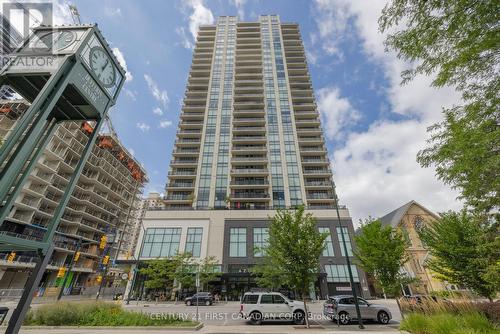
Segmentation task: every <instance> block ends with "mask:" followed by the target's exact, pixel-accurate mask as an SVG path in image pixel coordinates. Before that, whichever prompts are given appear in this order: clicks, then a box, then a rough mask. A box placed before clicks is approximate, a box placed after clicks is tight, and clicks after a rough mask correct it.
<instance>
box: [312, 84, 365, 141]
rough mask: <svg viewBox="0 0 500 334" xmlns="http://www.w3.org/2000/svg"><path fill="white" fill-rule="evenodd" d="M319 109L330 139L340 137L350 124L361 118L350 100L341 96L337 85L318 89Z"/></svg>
mask: <svg viewBox="0 0 500 334" xmlns="http://www.w3.org/2000/svg"><path fill="white" fill-rule="evenodd" d="M318 109H319V112H320V116H321V121H322V123H323V126H324V130H325V133H326V137H327V138H328V139H339V138H340V137H341V136H342V135H343V134H344V133H345V132H346V130H348V129H349V126H351V125H352V124H354V123H356V122H357V121H358V120H359V119H360V118H361V114H360V113H359V111H357V110H356V109H354V107H353V106H352V105H351V103H350V102H349V100H348V99H347V98H345V97H341V94H340V90H339V89H338V88H337V87H325V88H322V89H320V90H318Z"/></svg>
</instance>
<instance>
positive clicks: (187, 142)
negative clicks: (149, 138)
mask: <svg viewBox="0 0 500 334" xmlns="http://www.w3.org/2000/svg"><path fill="white" fill-rule="evenodd" d="M200 143H201V140H200V139H198V138H180V139H177V140H176V141H175V146H176V147H193V146H199V145H200Z"/></svg>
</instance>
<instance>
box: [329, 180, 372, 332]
mask: <svg viewBox="0 0 500 334" xmlns="http://www.w3.org/2000/svg"><path fill="white" fill-rule="evenodd" d="M333 195H334V196H335V210H336V211H337V219H338V221H339V227H340V235H341V236H342V245H343V248H344V255H345V260H346V263H347V271H348V273H349V281H350V283H351V291H352V296H353V297H354V305H355V306H356V316H357V318H358V327H359V329H364V328H365V326H364V325H363V320H362V319H361V311H360V310H359V302H358V296H357V294H356V288H355V287H354V277H353V276H352V269H351V260H350V259H349V253H348V252H347V244H346V242H345V237H344V227H343V226H342V220H341V219H340V212H339V198H338V197H337V192H336V191H335V188H334V189H333Z"/></svg>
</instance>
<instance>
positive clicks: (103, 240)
mask: <svg viewBox="0 0 500 334" xmlns="http://www.w3.org/2000/svg"><path fill="white" fill-rule="evenodd" d="M107 242H108V237H107V236H106V235H103V236H102V237H101V243H100V244H99V248H100V249H104V248H105V247H106V243H107Z"/></svg>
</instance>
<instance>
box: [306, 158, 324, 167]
mask: <svg viewBox="0 0 500 334" xmlns="http://www.w3.org/2000/svg"><path fill="white" fill-rule="evenodd" d="M329 164H330V161H329V160H328V159H326V158H308V157H304V158H302V165H304V166H324V165H329Z"/></svg>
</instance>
